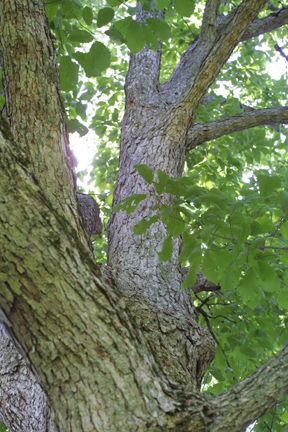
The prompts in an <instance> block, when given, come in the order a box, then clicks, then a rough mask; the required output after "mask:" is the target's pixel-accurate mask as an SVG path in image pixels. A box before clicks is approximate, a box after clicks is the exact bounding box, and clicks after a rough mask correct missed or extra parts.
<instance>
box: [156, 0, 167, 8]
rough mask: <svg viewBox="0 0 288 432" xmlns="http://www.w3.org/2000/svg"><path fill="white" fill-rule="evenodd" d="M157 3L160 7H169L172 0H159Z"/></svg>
mask: <svg viewBox="0 0 288 432" xmlns="http://www.w3.org/2000/svg"><path fill="white" fill-rule="evenodd" d="M157 4H158V8H159V9H164V8H168V6H169V4H170V0H157Z"/></svg>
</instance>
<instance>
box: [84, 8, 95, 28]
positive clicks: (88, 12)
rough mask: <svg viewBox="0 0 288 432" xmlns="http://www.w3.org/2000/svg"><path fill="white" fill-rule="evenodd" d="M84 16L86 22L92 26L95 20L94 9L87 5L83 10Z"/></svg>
mask: <svg viewBox="0 0 288 432" xmlns="http://www.w3.org/2000/svg"><path fill="white" fill-rule="evenodd" d="M82 16H83V19H84V21H85V24H87V25H88V26H90V25H91V24H92V22H93V10H92V9H91V8H90V7H88V6H85V7H84V8H83V10H82Z"/></svg>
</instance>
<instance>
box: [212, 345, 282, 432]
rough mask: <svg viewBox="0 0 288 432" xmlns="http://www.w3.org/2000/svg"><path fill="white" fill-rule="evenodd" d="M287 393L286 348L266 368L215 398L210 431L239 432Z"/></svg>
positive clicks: (260, 369)
mask: <svg viewBox="0 0 288 432" xmlns="http://www.w3.org/2000/svg"><path fill="white" fill-rule="evenodd" d="M287 394H288V345H286V346H285V347H284V348H283V350H282V351H281V352H280V353H279V354H278V355H277V356H275V357H273V358H272V360H270V361H269V362H268V363H267V364H266V365H264V366H262V367H261V368H259V369H258V370H257V371H256V372H254V373H253V374H252V375H250V376H249V377H247V378H246V379H244V380H243V381H242V382H240V383H239V384H237V385H235V386H234V387H232V388H231V389H230V390H228V391H227V392H225V393H223V394H221V395H220V396H218V397H216V398H215V399H214V401H213V406H215V408H216V407H217V415H216V419H215V421H214V423H213V427H211V432H212V431H213V432H218V431H219V432H220V431H221V432H225V431H232V430H233V431H235V432H236V431H241V430H243V428H244V427H245V426H248V425H249V424H251V423H252V422H253V421H255V420H256V419H257V418H259V417H260V416H261V415H263V414H265V413H266V412H267V411H268V410H269V409H271V408H272V407H273V406H274V405H275V404H276V403H278V402H280V401H281V400H283V399H284V398H285V397H286V396H287Z"/></svg>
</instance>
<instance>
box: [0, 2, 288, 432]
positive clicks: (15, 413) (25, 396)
mask: <svg viewBox="0 0 288 432" xmlns="http://www.w3.org/2000/svg"><path fill="white" fill-rule="evenodd" d="M264 3H265V1H263V0H249V1H247V0H245V1H243V2H242V4H241V5H240V7H239V8H237V9H236V10H235V11H233V13H231V14H230V15H229V17H228V18H227V19H228V21H227V26H226V27H225V29H223V28H220V27H217V26H216V27H213V19H215V21H216V14H217V6H218V2H217V1H214V0H211V1H209V2H207V7H206V12H205V19H206V18H207V19H208V22H209V23H211V25H212V28H211V26H210V25H208V26H206V27H205V25H204V27H203V31H202V33H201V37H200V39H199V41H197V42H196V44H194V45H193V46H192V48H189V49H188V50H187V53H186V54H185V55H184V56H183V58H182V60H181V61H180V64H179V66H178V67H177V68H176V69H175V71H174V73H173V75H172V77H171V79H170V80H169V81H168V82H167V83H166V84H164V85H163V86H162V87H161V88H160V87H159V83H158V78H159V68H160V50H159V51H158V52H157V53H154V52H153V51H151V50H148V49H144V50H143V51H142V52H141V53H139V54H137V55H135V56H133V57H132V59H131V62H130V68H129V73H128V76H127V80H126V112H125V117H124V121H123V125H122V134H121V148H120V165H119V176H118V181H117V186H116V191H115V199H114V204H117V203H119V202H121V201H122V200H123V199H124V198H125V197H127V196H129V195H131V194H133V193H140V192H141V193H143V192H144V193H146V194H147V198H146V200H145V201H144V202H143V203H142V204H141V205H140V206H139V208H138V210H137V211H136V212H135V213H134V214H133V215H126V214H125V213H124V212H119V213H114V214H113V215H112V217H111V221H110V227H109V230H110V233H109V243H110V249H109V263H110V265H111V266H112V267H113V272H111V270H110V269H107V268H102V269H100V268H99V267H97V266H96V264H95V262H94V260H93V259H92V257H91V255H90V253H89V249H88V247H87V239H86V235H85V232H84V230H83V227H82V225H81V222H80V219H79V216H78V213H77V204H76V199H75V191H74V184H73V176H72V174H71V170H70V166H69V150H68V147H67V142H66V140H67V136H66V131H65V123H64V117H63V110H62V105H61V100H60V98H59V92H58V80H57V75H56V73H55V64H54V55H53V49H52V45H51V41H50V38H49V33H48V31H47V25H46V20H45V16H44V13H43V7H42V3H41V2H35V1H33V0H25V1H24V2H21V1H20V0H5V2H4V1H0V46H1V51H2V55H3V68H4V81H5V91H6V120H7V121H8V125H9V130H7V129H6V127H3V125H2V126H1V129H2V131H4V133H5V138H4V136H3V135H2V134H1V133H0V168H1V173H2V175H1V177H0V192H1V201H0V226H1V230H0V243H1V249H2V255H1V257H0V283H1V289H0V303H1V306H2V308H3V310H4V313H5V320H7V323H8V325H9V326H10V325H11V326H12V328H13V335H14V336H13V338H12V339H11V338H9V336H8V333H7V326H6V325H5V326H4V324H2V325H1V326H0V331H1V333H0V344H1V353H0V356H1V357H0V360H1V361H2V362H1V366H0V384H1V387H0V395H1V399H2V400H1V407H0V413H1V417H0V418H2V419H4V421H5V422H6V423H7V425H9V426H10V427H11V430H12V431H13V432H14V431H15V432H20V431H21V432H26V431H27V432H28V431H29V432H36V431H38V432H39V431H41V432H42V430H43V432H44V431H45V432H54V429H53V428H54V426H53V424H52V421H51V418H52V416H53V420H55V424H56V425H57V428H58V431H59V432H62V431H65V432H75V431H77V432H92V431H93V432H94V431H99V432H108V431H109V432H114V431H115V432H116V431H119V430H125V431H127V432H129V431H131V432H134V431H136V430H137V432H142V431H143V432H144V431H148V430H151V431H152V430H153V431H173V432H176V431H177V432H179V431H180V432H181V431H184V430H185V431H186V432H190V431H191V432H192V431H197V432H201V431H212V430H213V431H214V430H215V431H218V430H225V427H226V424H224V423H223V422H227V424H231V425H232V426H233V425H234V426H233V427H235V428H234V429H231V428H230V429H229V430H235V431H237V430H239V431H240V430H242V429H243V427H244V426H245V424H247V423H248V422H250V421H253V420H254V419H255V418H257V416H258V415H260V414H261V413H262V412H264V411H265V410H267V409H268V408H269V407H271V406H272V404H273V403H275V402H277V401H278V400H279V398H281V397H283V395H284V394H285V393H286V392H287V370H286V364H287V358H286V357H287V354H286V351H285V350H284V351H283V353H284V354H283V355H282V354H280V356H278V357H276V358H275V359H273V360H272V361H271V363H270V364H268V365H267V367H264V368H262V369H260V371H258V372H256V374H255V375H254V376H252V378H248V379H247V380H245V381H244V382H243V383H241V384H239V386H238V387H235V388H232V389H231V391H230V392H227V394H224V395H221V396H219V397H218V398H214V399H210V398H208V397H207V396H205V395H202V394H201V393H200V392H199V387H200V384H201V379H202V377H203V374H204V372H205V370H206V369H207V366H208V365H209V363H210V361H211V359H212V357H213V353H214V344H213V341H212V339H211V337H210V336H209V334H208V333H207V332H206V331H204V330H203V329H201V328H200V326H199V325H198V323H197V319H196V316H195V313H194V308H193V305H192V303H191V299H190V298H189V296H188V295H187V293H185V292H184V291H183V290H181V286H180V284H181V279H182V274H181V271H180V268H179V266H178V253H179V247H180V244H179V241H178V240H175V244H174V252H173V256H172V259H171V261H170V262H169V263H168V264H163V263H161V262H160V261H159V259H158V255H157V251H159V248H160V247H161V243H162V242H163V239H164V238H165V235H166V232H165V227H164V225H163V224H162V223H160V222H157V223H155V224H154V225H153V226H152V227H151V229H150V231H148V232H147V233H146V234H145V235H143V236H140V237H136V236H135V235H134V234H133V232H132V230H131V228H132V227H133V225H134V224H135V223H136V222H137V221H139V220H140V219H141V218H143V217H151V215H153V212H156V210H155V204H157V201H156V198H155V195H154V193H153V189H152V188H150V187H149V186H148V185H147V184H146V183H145V182H144V180H143V179H142V178H141V177H140V176H139V175H138V173H137V172H136V170H135V166H134V165H135V164H137V163H142V164H143V163H144V164H147V165H149V166H150V167H151V168H152V169H154V170H157V169H161V170H164V171H166V172H167V173H168V174H169V175H171V176H180V175H181V174H182V170H183V164H184V158H185V152H186V135H187V132H188V130H189V128H190V126H191V115H192V114H193V110H195V108H196V107H197V105H198V103H199V101H200V100H201V99H202V97H203V96H204V93H205V92H206V90H207V88H208V87H209V85H210V84H211V82H213V80H214V79H215V77H216V75H217V73H218V71H219V70H220V68H221V66H222V65H223V64H224V62H225V61H226V59H227V58H228V56H229V55H230V53H231V52H232V50H233V49H234V48H235V46H236V45H237V43H238V42H239V41H240V40H241V38H242V37H243V34H245V31H246V30H247V28H249V25H250V23H251V21H253V20H254V19H255V17H256V16H257V13H258V11H259V10H260V8H261V6H262V5H263V4H264ZM138 16H139V17H140V18H141V11H139V15H138ZM32 32H33V37H32ZM35 35H36V37H34V36H35ZM193 62H195V64H194V63H193ZM35 71H37V74H36V73H35ZM143 71H144V72H145V73H143ZM181 77H182V79H183V83H182V81H181ZM146 84H147V85H146ZM183 84H184V85H183ZM169 92H170V93H169ZM31 125H33V128H31ZM163 202H164V203H165V204H169V203H171V197H169V196H165V197H163ZM0 321H3V318H1V317H0ZM14 338H15V340H18V341H19V342H21V346H22V347H23V349H24V354H23V355H20V354H19V353H18V351H16V350H15V346H16V347H17V343H16V345H13V339H14ZM30 365H33V369H31V368H30ZM271 370H272V372H273V374H272V378H271V380H270V381H269V377H268V376H267V375H269V373H270V371H271ZM265 379H267V385H266V386H263V393H262V394H261V396H260V401H259V403H258V405H257V404H256V407H255V409H254V410H253V412H252V411H251V409H250V406H249V404H248V403H247V400H250V401H253V398H254V397H255V391H257V388H258V386H259V385H262V383H263V382H264V381H265ZM15 381H17V383H15ZM42 388H43V389H45V393H43V392H42ZM250 388H252V390H253V392H252V393H250V391H248V390H249V389H250ZM10 389H13V391H14V390H15V392H14V393H13V391H12V393H13V394H12V396H11V391H10ZM247 389H248V390H247ZM236 391H237V392H239V398H238V399H237V403H236V402H235V403H234V401H233V403H232V405H231V410H230V411H229V408H228V403H229V401H230V400H232V399H233V395H234V399H236V398H235V392H236ZM1 392H2V393H1ZM46 397H47V399H46ZM249 398H250V399H249ZM14 399H15V403H13V401H14ZM46 400H48V401H49V404H50V407H51V412H52V414H50V411H49V409H48V407H47V404H46ZM239 401H240V403H238V402H239ZM12 404H13V409H12ZM33 410H34V414H35V413H38V414H37V415H33ZM230 419H231V421H230ZM233 419H237V424H236V423H233V421H232V420H233ZM229 421H230V423H229ZM235 421H236V420H235ZM221 424H222V426H223V428H222V429H221ZM213 428H214V429H213ZM217 428H218V429H217Z"/></svg>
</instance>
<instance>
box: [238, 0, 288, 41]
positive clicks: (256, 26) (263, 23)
mask: <svg viewBox="0 0 288 432" xmlns="http://www.w3.org/2000/svg"><path fill="white" fill-rule="evenodd" d="M285 24H288V8H287V7H285V8H282V9H277V10H275V11H274V12H273V13H271V14H270V15H268V16H267V17H265V18H262V19H257V20H255V21H253V23H251V24H250V25H249V26H248V28H247V29H246V31H245V32H244V34H243V35H242V38H241V41H245V40H247V39H250V38H252V37H255V36H259V35H261V34H264V33H268V32H271V31H273V30H277V29H278V28H279V27H282V26H283V25H285Z"/></svg>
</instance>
